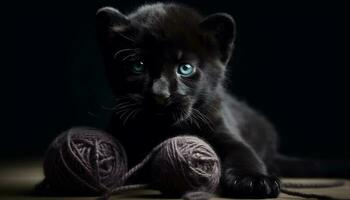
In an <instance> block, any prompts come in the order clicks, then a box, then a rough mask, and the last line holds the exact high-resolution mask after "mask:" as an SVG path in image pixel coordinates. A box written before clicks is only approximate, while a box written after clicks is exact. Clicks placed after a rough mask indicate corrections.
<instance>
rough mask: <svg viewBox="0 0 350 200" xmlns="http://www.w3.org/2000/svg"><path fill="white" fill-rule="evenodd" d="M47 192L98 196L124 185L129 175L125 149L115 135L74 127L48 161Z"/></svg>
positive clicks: (53, 146)
mask: <svg viewBox="0 0 350 200" xmlns="http://www.w3.org/2000/svg"><path fill="white" fill-rule="evenodd" d="M43 168H44V175H45V180H44V181H43V183H42V184H41V188H42V189H43V190H46V192H50V193H57V194H61V195H62V194H73V195H94V194H101V193H104V192H105V191H108V190H110V188H112V187H116V186H119V185H122V184H123V182H122V180H121V177H122V176H123V174H125V173H126V172H127V160H126V154H125V151H124V148H123V147H122V146H121V145H120V144H119V142H118V141H117V140H116V139H114V138H113V137H112V136H111V135H109V134H107V133H105V132H103V131H101V130H97V129H94V128H88V127H77V128H71V129H69V130H67V131H65V132H63V133H62V134H61V135H59V136H58V137H57V138H56V139H55V140H54V141H53V142H52V143H51V145H50V146H49V148H48V151H47V153H46V157H45V160H44V166H43Z"/></svg>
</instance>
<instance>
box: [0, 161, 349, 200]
mask: <svg viewBox="0 0 350 200" xmlns="http://www.w3.org/2000/svg"><path fill="white" fill-rule="evenodd" d="M41 165H42V163H41V162H40V161H33V160H29V161H7V162H4V161H2V162H0V199H8V200H17V199H23V200H30V199H33V200H34V199H41V200H45V199H50V200H51V199H52V200H53V199H65V200H81V199H87V200H88V199H96V197H64V198H63V197H60V198H58V197H37V196H32V195H30V192H31V190H32V189H33V187H34V185H35V184H37V183H39V182H40V181H41V180H42V179H43V174H42V168H41ZM282 181H284V182H295V183H317V182H318V183H320V182H323V183H324V182H329V181H332V180H330V179H282ZM290 190H293V191H299V192H304V193H313V194H323V195H328V196H332V197H334V198H339V199H349V200H350V181H346V184H345V185H344V186H341V187H334V188H322V189H316V188H308V189H290ZM111 199H128V200H131V199H160V197H159V192H158V191H153V190H140V191H134V192H130V193H127V194H124V195H119V196H113V197H112V198H111ZM215 199H224V198H219V197H215V198H213V200H215ZM278 199H285V200H287V199H288V200H291V199H302V198H300V197H294V196H289V195H286V194H281V195H280V196H279V198H278Z"/></svg>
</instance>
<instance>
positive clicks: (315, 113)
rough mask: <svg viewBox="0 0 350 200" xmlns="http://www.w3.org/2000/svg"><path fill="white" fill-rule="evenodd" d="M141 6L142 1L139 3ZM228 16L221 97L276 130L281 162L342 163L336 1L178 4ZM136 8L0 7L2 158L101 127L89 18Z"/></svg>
mask: <svg viewBox="0 0 350 200" xmlns="http://www.w3.org/2000/svg"><path fill="white" fill-rule="evenodd" d="M148 2H150V1H148ZM181 2H184V3H187V4H189V5H191V6H193V7H196V8H198V9H199V10H201V11H202V13H204V14H210V13H214V12H219V11H222V12H228V13H230V14H232V15H233V16H234V18H235V19H236V21H237V28H238V40H237V43H236V49H235V52H234V58H233V61H232V62H231V67H232V70H231V75H230V76H229V80H230V86H231V88H230V89H231V90H232V91H233V92H234V93H235V94H237V96H239V97H240V98H241V99H243V100H245V101H247V102H248V103H249V104H250V105H252V106H253V107H254V108H256V109H258V110H260V111H261V112H263V113H264V114H265V115H267V116H268V118H269V119H270V120H271V121H272V122H273V123H274V124H275V125H276V127H277V129H278V131H279V132H280V135H281V145H282V147H281V149H282V151H283V152H284V153H287V154H290V155H299V156H322V157H328V158H349V157H350V151H349V147H348V144H349V143H350V142H349V139H350V136H348V134H349V123H348V120H349V111H350V109H349V108H350V106H349V96H348V93H349V83H350V81H349V78H348V76H349V70H348V67H349V66H350V65H349V64H350V62H349V56H350V54H349V53H350V52H349V48H350V46H349V44H350V42H349V41H350V39H349V36H350V34H349V32H350V31H349V29H350V23H349V20H350V14H349V12H348V8H349V7H348V6H347V5H346V4H345V3H343V4H342V3H340V2H341V1H339V2H336V1H326V2H323V3H321V2H319V1H315V2H311V1H308V3H305V1H303V2H302V1H300V2H297V1H276V2H271V1H270V2H266V1H264V2H262V1H256V2H254V1H224V0H216V1H208V0H207V1H204V0H201V1H194V0H192V1H181ZM140 3H144V1H136V0H135V1H130V0H113V1H110V0H109V1H106V0H100V1H98V2H96V1H95V2H94V1H83V0H74V1H69V0H60V1H46V3H45V2H44V1H42V2H40V1H22V2H20V1H14V2H13V3H11V4H12V5H9V4H10V3H1V4H2V6H1V8H2V13H1V15H3V16H2V17H1V18H2V19H1V20H2V25H1V35H2V37H1V39H2V40H3V41H2V45H1V49H2V52H1V55H2V59H1V65H0V66H1V72H2V73H1V74H2V84H1V85H2V88H3V89H2V93H1V94H2V95H1V114H2V115H1V116H2V120H1V121H2V122H3V123H2V126H3V128H2V129H1V130H2V131H1V138H0V155H1V157H2V158H8V157H14V156H21V157H31V156H42V155H43V154H44V151H45V149H46V147H47V146H48V144H49V142H50V141H51V140H52V139H53V138H54V137H55V136H56V135H57V134H58V133H59V132H61V131H63V130H64V129H67V128H69V127H71V126H75V125H89V126H96V127H104V126H105V125H106V123H107V122H108V115H109V111H106V110H104V109H102V107H103V106H106V107H111V106H112V102H113V101H112V99H113V98H112V96H111V93H110V90H109V88H108V83H107V82H106V80H105V77H104V71H103V70H104V69H103V63H102V60H101V57H100V54H99V51H98V48H97V44H96V40H95V29H94V23H95V21H94V20H95V19H94V18H95V12H96V9H97V8H99V7H101V6H106V5H112V6H115V7H117V8H119V9H120V10H122V11H124V12H127V11H130V10H132V9H133V8H135V7H136V6H137V5H140Z"/></svg>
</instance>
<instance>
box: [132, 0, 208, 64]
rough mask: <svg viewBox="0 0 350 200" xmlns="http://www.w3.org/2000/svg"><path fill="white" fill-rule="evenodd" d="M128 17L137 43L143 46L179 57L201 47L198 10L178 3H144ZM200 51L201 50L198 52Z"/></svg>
mask: <svg viewBox="0 0 350 200" xmlns="http://www.w3.org/2000/svg"><path fill="white" fill-rule="evenodd" d="M128 18H129V19H130V20H131V29H132V30H134V31H136V35H137V37H136V43H137V44H141V48H142V47H145V48H146V49H152V50H155V51H160V52H163V51H165V50H166V51H169V49H172V54H175V55H173V56H174V57H175V58H177V59H178V60H179V59H180V58H181V57H182V56H183V54H184V52H183V51H182V50H185V51H187V50H188V51H196V52H198V49H203V48H201V42H200V37H201V32H200V30H199V23H200V21H201V20H202V16H201V15H200V14H198V13H197V11H196V10H194V9H191V8H188V7H185V6H182V5H178V4H169V3H167V4H163V3H156V4H150V5H145V6H141V7H140V8H139V9H137V10H136V11H135V12H133V13H131V14H130V15H129V16H128ZM198 53H199V52H198Z"/></svg>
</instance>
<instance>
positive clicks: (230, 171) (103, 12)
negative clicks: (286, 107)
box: [97, 3, 280, 198]
mask: <svg viewBox="0 0 350 200" xmlns="http://www.w3.org/2000/svg"><path fill="white" fill-rule="evenodd" d="M97 33H98V39H99V41H100V44H101V46H102V52H103V56H104V59H105V63H106V69H107V75H108V78H109V80H110V82H111V84H112V89H113V91H114V93H115V95H116V97H117V100H118V102H117V105H116V112H115V114H114V116H113V118H112V121H111V127H110V129H109V132H111V133H113V134H114V135H115V136H116V137H117V138H118V139H119V140H121V142H122V143H123V145H124V146H125V147H126V151H127V152H128V154H129V155H128V158H129V159H131V160H130V164H135V163H136V162H138V161H140V160H141V158H143V156H145V155H146V154H147V153H148V151H149V150H150V149H151V148H152V147H154V146H155V145H156V144H158V143H160V141H163V140H165V139H166V138H169V137H172V136H175V135H182V134H192V135H197V136H199V137H201V138H204V139H205V140H206V141H208V142H209V143H210V144H211V145H212V146H213V148H214V149H215V150H216V152H217V153H218V155H219V156H220V158H221V160H222V163H223V169H222V170H223V173H222V174H223V177H222V190H223V193H224V194H225V195H226V196H230V197H243V198H268V197H277V196H278V194H279V189H280V185H279V180H278V178H276V177H274V176H271V170H272V165H271V163H272V161H273V160H274V158H275V156H277V151H276V147H277V137H276V132H275V130H274V128H273V126H272V125H271V124H270V123H269V122H268V121H267V120H266V119H265V118H264V117H263V116H261V115H259V114H258V113H256V112H255V111H254V110H252V109H251V108H249V107H248V106H247V105H246V104H244V103H241V102H239V101H237V100H236V99H235V98H234V97H233V96H232V95H230V94H228V93H227V92H226V90H225V88H224V81H225V71H226V65H227V63H228V61H229V59H230V57H231V52H232V50H233V46H234V45H233V42H234V39H235V23H234V20H233V19H232V17H231V16H230V15H228V14H225V13H217V14H213V15H210V16H207V17H202V16H201V15H200V14H198V13H197V12H196V11H195V10H193V9H190V8H188V7H186V6H181V5H177V4H172V3H171V4H162V3H157V4H151V5H145V6H142V7H140V8H139V9H137V10H136V11H134V12H133V13H131V14H129V15H124V14H122V13H121V12H119V11H118V10H116V9H114V8H110V7H106V8H102V9H100V10H99V11H98V12H97Z"/></svg>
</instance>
